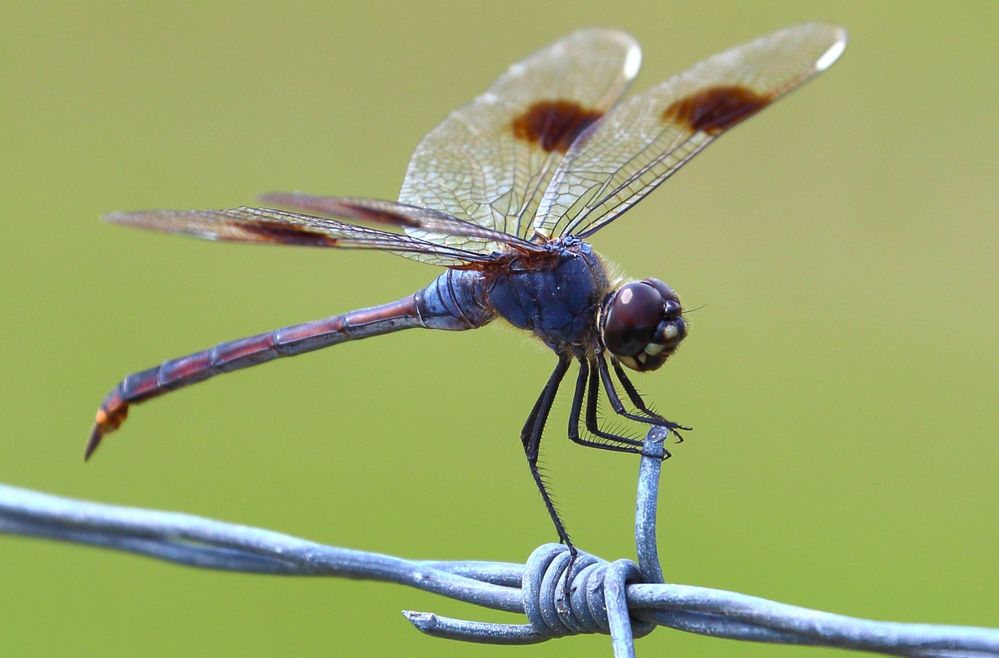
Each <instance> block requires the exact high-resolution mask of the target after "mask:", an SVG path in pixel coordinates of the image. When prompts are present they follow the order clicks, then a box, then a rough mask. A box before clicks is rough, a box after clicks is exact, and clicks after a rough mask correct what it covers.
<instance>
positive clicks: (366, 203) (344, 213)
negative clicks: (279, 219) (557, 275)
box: [260, 192, 540, 251]
mask: <svg viewBox="0 0 999 658" xmlns="http://www.w3.org/2000/svg"><path fill="white" fill-rule="evenodd" d="M260 200H261V201H263V202H264V203H267V204H272V203H273V204H275V205H278V206H284V207H286V208H294V209H296V210H304V211H306V212H318V213H322V214H324V215H332V216H333V217H338V218H341V219H349V220H353V221H359V222H367V223H375V224H387V225H389V226H396V227H399V228H403V229H423V230H424V231H430V232H434V233H442V234H448V235H449V236H450V237H454V238H456V239H455V240H454V242H455V244H454V245H452V246H453V247H456V248H462V249H464V248H465V246H466V245H468V244H469V242H470V241H469V240H458V239H457V238H471V239H474V240H479V242H478V243H476V244H474V246H476V247H477V246H478V245H479V244H481V240H488V241H492V242H495V243H497V245H499V244H508V245H516V246H517V247H518V248H520V249H521V250H523V251H537V250H540V247H539V246H538V245H536V244H534V243H532V242H528V241H526V240H523V239H521V238H518V237H516V236H514V235H509V234H508V233H501V232H499V231H496V230H493V229H490V228H486V227H485V226H480V225H479V224H474V223H472V222H469V221H466V220H463V219H458V218H456V217H453V216H451V215H449V214H447V213H446V212H442V211H440V210H434V209H433V208H421V207H418V206H408V205H406V204H403V203H396V202H395V201H386V200H384V199H368V198H364V197H345V196H314V195H311V194H303V193H301V192H271V193H268V194H263V195H261V196H260ZM497 250H498V249H497Z"/></svg>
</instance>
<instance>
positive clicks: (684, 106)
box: [663, 85, 771, 135]
mask: <svg viewBox="0 0 999 658" xmlns="http://www.w3.org/2000/svg"><path fill="white" fill-rule="evenodd" d="M770 100H771V98H770V96H764V95H762V94H758V93H756V92H755V91H753V90H752V89H749V88H748V87H742V86H740V85H719V86H717V87H708V88H707V89H702V90H701V91H698V92H696V93H694V94H691V95H690V96H686V97H684V98H681V99H680V100H678V101H674V102H673V103H672V104H671V105H670V106H669V107H667V108H666V110H665V111H664V112H663V119H665V120H666V121H675V122H677V123H681V124H684V125H685V126H686V127H688V128H690V129H691V130H693V131H695V132H704V133H707V134H709V135H717V134H719V133H721V132H723V131H725V130H727V129H729V128H731V127H732V126H734V125H735V124H737V123H739V122H740V121H742V120H743V119H748V118H749V117H751V116H752V115H754V114H756V113H757V112H759V111H760V110H762V109H763V108H764V107H766V106H767V105H768V104H769V103H770Z"/></svg>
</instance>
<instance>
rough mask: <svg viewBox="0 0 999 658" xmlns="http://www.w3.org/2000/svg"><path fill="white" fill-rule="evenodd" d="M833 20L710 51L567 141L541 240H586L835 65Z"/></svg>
mask: <svg viewBox="0 0 999 658" xmlns="http://www.w3.org/2000/svg"><path fill="white" fill-rule="evenodd" d="M845 47H846V33H845V32H844V31H843V29H842V28H840V27H838V26H836V25H829V24H825V23H806V24H804V25H797V26H794V27H790V28H787V29H785V30H781V31H779V32H774V33H773V34H770V35H768V36H765V37H763V38H761V39H757V40H756V41H751V42H749V43H747V44H743V45H741V46H737V47H736V48H733V49H731V50H729V51H726V52H723V53H719V54H717V55H715V56H714V57H710V58H708V59H706V60H704V61H703V62H700V63H699V64H696V65H695V66H693V67H692V68H690V69H689V70H687V71H685V72H683V73H681V74H679V75H677V76H674V77H672V78H670V79H669V80H666V81H665V82H662V83H660V84H658V85H656V86H654V87H652V88H651V89H648V90H646V91H644V92H642V93H641V94H638V95H637V96H633V97H632V98H630V99H629V100H627V101H625V102H624V103H623V104H621V105H618V106H617V107H615V108H614V109H612V110H611V111H610V112H608V113H607V115H606V116H604V117H603V118H602V119H601V120H600V121H599V122H597V123H595V124H594V125H593V126H592V127H590V129H589V130H587V131H586V134H585V136H584V138H583V139H578V140H576V142H575V143H574V144H573V145H572V146H571V147H570V148H569V151H568V152H567V153H566V155H565V157H564V158H563V159H562V162H561V163H560V165H559V168H558V170H557V171H556V172H555V175H554V176H553V177H552V180H551V183H549V185H548V190H547V191H546V192H545V194H544V196H543V198H542V199H541V203H540V204H539V206H538V210H537V212H536V213H535V219H534V230H535V232H536V233H537V235H538V239H539V240H544V239H552V238H557V237H559V236H562V235H566V234H572V235H577V236H579V237H581V238H584V239H585V238H587V237H589V236H590V235H592V234H593V233H594V232H596V231H598V230H600V228H602V227H604V226H606V225H607V224H608V223H610V222H611V221H613V220H614V219H615V218H616V217H619V216H620V215H621V214H622V213H623V212H624V211H626V210H627V209H628V208H630V207H631V206H633V205H635V204H636V203H638V201H640V200H641V199H642V198H644V197H645V196H646V195H647V194H648V193H649V192H651V191H652V190H654V189H655V188H656V187H657V186H658V185H659V184H660V183H662V182H663V181H665V180H666V179H667V178H669V177H670V176H672V175H673V174H674V173H675V172H676V171H677V170H679V169H680V168H681V167H682V166H683V165H684V164H685V163H686V162H687V161H689V160H690V159H691V158H692V157H694V156H695V155H697V153H699V152H700V151H701V150H702V149H704V148H705V147H706V146H708V144H710V143H712V142H713V141H714V140H715V139H717V138H718V137H719V136H720V135H722V134H723V133H725V132H726V131H727V130H728V129H729V128H731V127H732V126H734V125H736V124H737V123H739V122H741V121H742V120H744V119H746V118H748V117H750V116H751V115H753V114H755V113H756V112H758V111H760V110H761V109H763V108H764V107H766V106H767V105H768V104H770V103H771V102H773V101H775V100H777V98H779V97H780V96H782V95H783V94H786V93H787V92H789V91H791V90H792V89H794V88H796V87H797V86H798V85H800V84H802V83H803V82H805V81H806V80H808V79H809V78H811V77H812V76H814V75H815V74H817V73H819V72H821V71H824V70H825V69H827V68H829V66H831V65H832V63H833V62H835V61H836V59H837V58H838V57H839V56H840V54H842V52H843V49H844V48H845Z"/></svg>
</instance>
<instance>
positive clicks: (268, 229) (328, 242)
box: [239, 220, 339, 247]
mask: <svg viewBox="0 0 999 658" xmlns="http://www.w3.org/2000/svg"><path fill="white" fill-rule="evenodd" d="M239 229H240V230H241V231H243V232H244V233H248V234H250V235H251V236H254V237H257V238H259V239H260V241H261V242H272V243H274V244H291V245H298V246H302V247H335V246H337V244H338V242H339V241H338V240H337V239H336V238H332V237H330V236H328V235H325V234H323V233H316V232H314V231H310V230H309V229H308V227H305V226H298V225H296V224H283V223H281V222H268V221H259V220H258V221H254V222H253V223H247V224H243V225H241V226H240V227H239Z"/></svg>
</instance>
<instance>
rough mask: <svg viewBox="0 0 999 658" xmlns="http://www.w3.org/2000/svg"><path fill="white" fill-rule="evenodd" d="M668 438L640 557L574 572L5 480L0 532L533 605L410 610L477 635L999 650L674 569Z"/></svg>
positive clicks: (640, 519) (933, 651)
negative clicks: (662, 630) (696, 580)
mask: <svg viewBox="0 0 999 658" xmlns="http://www.w3.org/2000/svg"><path fill="white" fill-rule="evenodd" d="M665 438H666V434H665V432H663V431H662V430H661V429H653V430H652V431H651V432H649V434H648V436H647V437H646V439H645V448H644V452H645V454H646V456H643V457H642V460H641V466H640V470H639V478H638V497H637V504H636V513H635V541H636V549H637V556H638V561H637V563H635V562H632V561H630V560H616V561H614V562H607V561H604V560H601V559H600V558H597V557H595V556H592V555H589V554H586V553H583V552H580V554H579V556H578V558H577V559H576V561H575V562H574V564H573V566H572V571H571V573H569V574H566V567H567V565H568V563H569V562H570V559H569V557H570V556H569V553H568V551H567V549H566V548H565V546H562V545H560V544H546V545H543V546H541V547H539V548H537V549H536V550H535V551H534V552H533V553H532V554H531V556H530V557H529V558H528V560H527V563H526V564H523V565H521V564H513V563H506V562H482V561H426V560H407V559H402V558H398V557H393V556H390V555H381V554H378V553H369V552H365V551H355V550H350V549H346V548H337V547H334V546H325V545H322V544H317V543H315V542H310V541H307V540H304V539H299V538H297V537H291V536H288V535H284V534H281V533H277V532H272V531H270V530H263V529H259V528H252V527H248V526H242V525H236V524H232V523H224V522H221V521H214V520H211V519H205V518H202V517H198V516H192V515H189V514H179V513H174V512H161V511H156V510H147V509H138V508H131V507H120V506H116V505H104V504H99V503H91V502H85V501H79V500H72V499H69V498H62V497H59V496H52V495H49V494H44V493H38V492H34V491H29V490H27V489H21V488H18V487H12V486H7V485H0V532H4V533H9V534H17V535H25V536H31V537H39V538H43V539H52V540H58V541H66V542H75V543H79V544H89V545H92V546H101V547H104V548H110V549H115V550H120V551H128V552H132V553H138V554H141V555H146V556H149V557H153V558H157V559H160V560H166V561H169V562H175V563H178V564H183V565H187V566H194V567H200V568H204V569H220V570H228V571H243V572H252V573H266V574H280V575H298V576H338V577H344V578H358V579H365V580H378V581H387V582H394V583H399V584H402V585H408V586H410V587H415V588H418V589H422V590H424V591H428V592H434V593H437V594H440V595H442V596H447V597H450V598H453V599H457V600H460V601H465V602H468V603H474V604H476V605H480V606H484V607H487V608H492V609H495V610H505V611H508V612H517V613H521V614H524V615H526V617H527V621H528V623H526V624H495V623H485V622H477V621H468V620H462V619H452V618H448V617H442V616H439V615H436V614H434V613H430V612H413V611H406V612H404V613H403V614H404V615H405V616H406V618H407V619H408V620H409V621H410V622H411V623H412V624H413V625H414V626H415V627H416V628H417V629H419V630H420V631H422V632H423V633H426V634H428V635H433V636H436V637H441V638H448V639H452V640H464V641H468V642H486V643H494V644H532V643H537V642H543V641H545V640H549V639H552V638H556V637H561V636H565V635H574V634H579V633H607V634H610V636H611V643H612V647H613V652H614V655H615V656H617V657H619V658H623V657H628V656H634V655H635V642H634V640H635V638H637V637H641V636H643V635H647V634H649V633H651V632H652V631H653V630H655V628H656V627H657V626H667V627H670V628H674V629H678V630H683V631H687V632H691V633H700V634H702V635H711V636H715V637H724V638H731V639H737V640H748V641H753V642H770V643H776V644H796V645H812V646H827V647H840V648H847V649H857V650H863V651H873V652H880V653H884V654H890V655H899V656H916V657H919V658H930V657H932V658H956V657H958V656H961V657H970V658H978V657H984V656H999V630H997V629H988V628H975V627H968V626H943V625H936V624H908V623H895V622H879V621H869V620H865V619H857V618H855V617H847V616H843V615H837V614H832V613H829V612H821V611H818V610H810V609H807V608H801V607H798V606H792V605H787V604H784V603H777V602H775V601H769V600H767V599H762V598H758V597H754V596H747V595H745V594H738V593H735V592H728V591H724V590H718V589H710V588H706V587H695V586H690V585H675V584H668V583H665V582H664V580H663V574H662V569H661V567H660V563H659V557H658V552H657V548H656V511H657V502H658V487H659V475H660V466H661V456H662V454H663V441H664V440H665ZM567 581H568V583H569V586H568V594H567V589H566V582H567Z"/></svg>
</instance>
